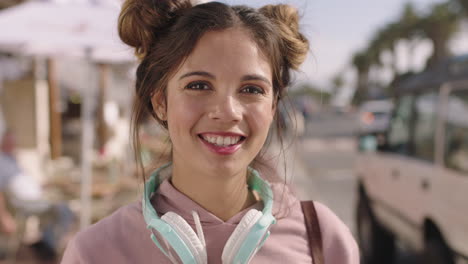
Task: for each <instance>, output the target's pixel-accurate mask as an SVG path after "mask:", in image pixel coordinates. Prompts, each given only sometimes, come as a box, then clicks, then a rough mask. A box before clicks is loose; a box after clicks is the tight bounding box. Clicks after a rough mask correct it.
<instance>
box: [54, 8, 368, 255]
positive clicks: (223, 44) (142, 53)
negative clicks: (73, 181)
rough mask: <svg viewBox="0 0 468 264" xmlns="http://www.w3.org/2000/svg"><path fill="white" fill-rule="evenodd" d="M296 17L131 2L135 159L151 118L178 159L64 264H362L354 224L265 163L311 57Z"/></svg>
mask: <svg viewBox="0 0 468 264" xmlns="http://www.w3.org/2000/svg"><path fill="white" fill-rule="evenodd" d="M298 20H299V15H298V12H297V10H296V9H295V8H293V7H292V6H289V5H267V6H264V7H262V8H260V9H254V8H250V7H246V6H229V5H226V4H222V3H218V2H208V3H203V4H197V3H191V2H190V1H188V0H127V1H125V3H124V5H123V8H122V11H121V14H120V18H119V33H120V37H121V39H122V40H123V41H124V42H125V43H127V44H129V45H130V46H133V47H135V50H136V55H137V56H138V58H139V59H140V60H141V62H140V65H139V66H138V69H137V74H136V101H135V105H134V113H133V120H134V131H133V132H134V135H135V139H134V140H135V144H134V145H135V146H136V153H137V155H138V153H139V148H138V146H139V144H138V142H139V140H138V137H137V135H138V131H139V127H138V125H139V124H140V121H141V120H143V119H144V117H145V116H147V115H148V114H150V115H152V116H153V117H154V118H155V120H156V121H157V122H158V123H159V124H160V125H161V126H162V127H164V128H165V129H166V130H167V132H168V134H169V137H170V141H171V147H172V149H171V162H170V163H168V164H166V165H165V166H162V167H160V168H158V169H157V170H156V171H154V172H153V173H152V174H151V176H150V177H149V181H147V182H146V183H145V191H144V195H143V197H142V202H140V203H134V204H130V205H127V206H124V207H123V208H121V209H119V210H118V211H117V212H115V213H114V214H112V215H111V216H109V217H107V218H105V219H103V220H101V221H100V222H98V223H96V224H95V225H93V226H91V227H90V228H88V229H85V230H83V231H81V232H80V233H78V234H77V235H76V237H75V238H74V239H73V240H72V241H71V242H70V243H69V244H68V247H67V250H66V251H65V255H64V258H63V260H62V263H65V264H76V263H86V264H92V263H113V264H116V263H226V264H227V263H242V264H244V263H312V262H313V263H314V264H320V263H326V264H358V263H359V254H358V249H357V246H356V243H355V241H354V239H353V237H352V235H351V233H350V231H349V230H348V228H347V227H346V226H345V225H344V224H343V223H342V222H341V221H340V220H339V219H338V217H337V216H336V215H335V214H333V213H332V212H331V211H330V210H329V209H328V208H327V207H325V206H324V205H322V204H320V203H315V207H314V206H313V204H311V203H303V204H301V202H300V201H299V200H298V199H297V198H296V197H295V196H294V195H293V194H292V193H291V192H290V191H289V190H288V188H287V187H286V185H285V184H284V183H281V182H277V183H274V182H273V177H272V175H274V174H275V173H274V170H273V169H272V168H270V166H269V165H268V162H267V161H266V160H265V158H264V156H263V155H262V154H263V153H264V151H263V148H264V147H265V146H264V144H265V140H266V138H267V135H268V132H269V129H270V125H271V124H272V123H273V121H275V118H276V117H277V115H278V107H277V105H278V103H279V102H281V100H282V98H283V96H284V95H285V93H286V88H287V87H288V85H289V84H290V70H293V69H298V68H299V66H300V64H301V63H302V62H303V61H304V59H305V57H306V55H307V52H308V50H309V43H308V40H307V39H306V38H305V37H304V35H302V34H301V32H300V31H299V25H298ZM143 175H144V174H143ZM267 179H269V181H270V182H269V181H267Z"/></svg>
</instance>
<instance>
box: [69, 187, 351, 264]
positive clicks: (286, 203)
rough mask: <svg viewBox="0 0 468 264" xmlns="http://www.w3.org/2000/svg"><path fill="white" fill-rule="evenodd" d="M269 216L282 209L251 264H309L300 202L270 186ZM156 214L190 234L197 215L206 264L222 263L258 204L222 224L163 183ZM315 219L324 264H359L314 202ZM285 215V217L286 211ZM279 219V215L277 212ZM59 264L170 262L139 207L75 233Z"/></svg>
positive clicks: (334, 221)
mask: <svg viewBox="0 0 468 264" xmlns="http://www.w3.org/2000/svg"><path fill="white" fill-rule="evenodd" d="M272 189H273V193H274V195H275V202H274V208H273V214H274V215H276V214H275V212H276V213H278V212H279V211H280V206H281V205H282V206H283V209H281V210H283V211H284V209H285V208H287V209H289V210H287V211H286V212H287V214H285V216H283V217H282V218H280V217H277V219H278V222H277V223H276V224H275V225H274V226H273V227H272V229H271V235H270V237H269V238H268V239H267V241H266V242H265V244H264V246H263V247H262V248H261V249H260V250H259V251H258V252H257V254H256V255H255V257H254V258H253V260H252V261H251V263H253V264H256V263H304V264H305V263H307V264H310V263H312V258H311V256H310V250H309V244H308V239H307V232H306V228H305V224H304V215H303V213H302V210H301V206H300V203H299V201H298V200H297V199H296V198H295V197H294V196H293V195H292V194H291V193H290V192H285V193H286V195H284V196H282V193H283V186H282V185H281V184H274V185H273V188H272ZM152 201H153V206H154V207H155V208H156V211H157V212H158V214H159V215H162V214H164V213H166V212H168V211H172V212H175V213H177V214H178V215H180V216H182V217H183V218H184V219H185V220H186V221H187V222H188V223H189V225H190V226H191V227H192V228H193V229H194V230H195V223H194V220H193V217H192V213H191V212H192V210H195V211H196V212H197V213H198V214H199V216H200V221H201V224H202V227H203V233H204V235H205V240H206V245H207V252H208V263H210V264H215V263H221V254H222V251H223V248H224V245H225V243H226V241H227V240H228V238H229V236H230V235H231V233H232V232H233V230H234V229H235V228H236V226H237V224H238V223H239V222H240V220H241V219H242V217H243V216H244V214H245V213H246V212H247V211H248V210H249V209H251V208H255V209H258V210H262V202H258V203H257V204H255V205H253V206H252V207H250V208H247V209H245V210H243V211H241V212H239V213H238V214H236V215H235V216H234V217H232V218H231V219H229V220H228V221H226V222H224V221H222V220H221V219H219V218H218V217H216V216H215V215H213V214H211V213H210V212H208V211H206V210H205V209H204V208H202V207H201V206H200V205H198V204H196V203H195V202H194V201H192V200H191V199H190V198H188V197H187V196H185V195H184V194H182V193H180V192H179V191H178V190H176V189H175V188H174V187H173V186H172V185H171V183H170V182H169V181H167V180H165V181H164V182H163V183H162V184H161V186H160V188H159V190H158V195H156V196H155V197H154V199H153V200H152ZM315 204H316V210H317V214H318V217H319V222H320V227H321V233H322V239H323V250H324V258H325V264H359V252H358V247H357V245H356V242H355V240H354V239H353V237H352V235H351V233H350V231H349V229H348V228H347V227H346V226H345V225H344V224H343V223H342V222H341V221H340V219H339V218H338V217H337V216H336V215H335V214H334V213H333V212H331V211H330V209H328V208H327V207H326V206H324V205H322V204H320V203H315ZM288 211H289V212H288ZM280 214H282V213H280ZM62 263H63V264H78V263H80V264H84V263H86V264H104V263H112V264H121V263H122V264H124V263H131V264H134V263H135V264H143V263H159V264H166V263H168V264H169V263H171V262H170V261H169V259H168V258H167V257H166V256H165V255H164V254H163V253H162V252H161V251H160V250H159V249H158V248H157V247H156V245H154V243H153V241H152V240H151V238H150V230H148V229H146V224H145V221H144V219H143V215H142V212H141V204H140V202H135V203H133V204H130V205H127V206H124V207H122V208H120V209H119V210H117V211H116V212H115V213H113V214H112V215H110V216H108V217H106V218H105V219H103V220H101V221H99V222H98V223H96V224H94V225H92V226H91V227H89V228H87V229H85V230H83V231H81V232H79V233H78V234H77V235H76V236H75V237H74V238H73V239H72V240H71V241H70V242H69V244H68V246H67V249H66V251H65V254H64V257H63V259H62Z"/></svg>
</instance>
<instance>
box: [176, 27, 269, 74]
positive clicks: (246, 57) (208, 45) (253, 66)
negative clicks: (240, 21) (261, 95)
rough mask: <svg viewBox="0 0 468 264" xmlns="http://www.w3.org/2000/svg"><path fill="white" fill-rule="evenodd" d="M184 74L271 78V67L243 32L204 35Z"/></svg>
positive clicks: (189, 59)
mask: <svg viewBox="0 0 468 264" xmlns="http://www.w3.org/2000/svg"><path fill="white" fill-rule="evenodd" d="M181 70H206V71H210V72H220V71H224V72H233V73H234V72H237V73H241V74H251V73H258V74H262V75H266V76H265V77H267V78H271V66H270V63H269V61H268V59H267V57H266V56H265V55H264V54H263V52H262V50H261V49H260V48H259V47H258V45H257V44H256V42H255V41H254V40H253V39H252V36H251V34H250V33H249V32H248V31H247V30H245V29H242V28H230V29H226V30H222V31H209V32H207V33H205V34H204V35H203V36H202V37H201V38H200V40H199V41H198V42H197V44H196V45H195V48H194V49H193V51H192V52H191V53H190V55H189V56H188V57H187V59H186V60H185V62H184V63H183V65H182V67H181Z"/></svg>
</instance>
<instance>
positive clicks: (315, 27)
mask: <svg viewBox="0 0 468 264" xmlns="http://www.w3.org/2000/svg"><path fill="white" fill-rule="evenodd" d="M223 2H228V3H231V4H238V3H245V4H248V5H251V4H254V5H255V6H262V5H264V4H271V3H288V4H292V5H294V6H296V7H297V8H298V9H299V11H300V13H301V14H302V19H301V22H300V24H301V28H302V30H303V32H304V33H305V34H306V36H307V37H308V38H309V40H310V44H311V53H310V54H309V56H308V58H307V60H306V62H305V63H304V65H303V66H302V71H303V73H304V74H302V75H301V76H302V77H300V78H304V79H305V80H307V81H310V82H312V83H315V84H317V85H318V86H319V87H324V89H327V84H328V83H329V80H330V79H331V78H332V76H334V75H335V74H336V73H337V72H340V71H343V70H345V69H347V67H348V68H349V65H350V61H351V57H352V55H353V53H354V52H356V51H358V50H360V49H362V48H364V47H366V45H367V43H368V41H369V39H370V38H371V37H372V35H373V33H374V32H376V31H377V30H378V29H379V28H380V27H382V26H384V25H385V24H387V23H389V22H391V21H393V20H396V19H397V17H398V15H399V14H400V12H401V10H402V8H403V6H404V4H405V3H406V2H407V0H378V1H375V0H353V1H343V0H279V1H275V0H273V1H272V0H269V1H267V0H256V1H255V2H254V1H245V0H225V1H223ZM411 2H412V3H414V5H415V7H416V8H418V9H421V10H425V9H427V8H428V7H429V6H430V5H431V4H433V3H438V2H443V1H442V0H412V1H411ZM430 51H431V47H430V46H428V45H427V43H426V45H424V43H423V45H421V47H420V48H419V49H418V50H417V54H416V56H417V57H418V58H417V59H416V60H417V61H419V62H417V64H420V66H421V67H422V64H423V61H424V60H425V56H427V55H428V54H429V53H430ZM461 51H466V52H468V49H467V47H464V48H461V49H459V50H458V51H457V52H461ZM403 60H404V58H403Z"/></svg>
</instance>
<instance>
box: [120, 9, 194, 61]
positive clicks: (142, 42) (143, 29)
mask: <svg viewBox="0 0 468 264" xmlns="http://www.w3.org/2000/svg"><path fill="white" fill-rule="evenodd" d="M191 6H192V5H191V3H190V1H189V0H126V1H125V2H124V4H123V5H122V10H121V11H120V15H119V21H118V31H119V36H120V39H121V40H122V41H123V42H124V43H126V44H127V45H129V46H131V47H134V48H135V54H136V56H137V57H138V58H139V59H143V57H144V56H145V55H146V54H147V53H148V51H149V50H150V48H151V46H152V45H154V43H155V41H156V39H157V32H159V31H164V29H165V27H167V26H168V25H169V24H170V22H171V20H172V19H173V18H174V17H175V16H177V14H178V13H179V12H181V11H182V10H185V9H187V8H190V7H191Z"/></svg>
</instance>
